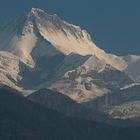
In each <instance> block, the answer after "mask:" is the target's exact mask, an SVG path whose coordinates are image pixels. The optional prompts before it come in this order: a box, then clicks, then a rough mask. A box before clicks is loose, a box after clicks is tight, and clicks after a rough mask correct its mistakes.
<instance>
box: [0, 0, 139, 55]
mask: <svg viewBox="0 0 140 140" xmlns="http://www.w3.org/2000/svg"><path fill="white" fill-rule="evenodd" d="M32 7H38V8H41V9H44V10H46V11H47V12H48V13H50V14H53V13H56V14H57V15H59V16H60V17H61V18H63V19H64V20H66V21H68V22H70V23H73V24H76V25H80V26H81V27H82V28H84V29H86V30H87V31H88V32H90V34H91V36H92V39H93V40H94V42H95V43H96V44H97V45H98V46H99V47H100V48H103V49H104V50H105V51H107V52H111V53H115V54H119V55H128V54H138V55H140V8H139V7H140V1H139V0H0V23H2V22H7V21H8V20H10V19H13V18H14V17H16V16H18V15H20V14H23V13H25V12H27V11H29V10H30V9H31V8H32Z"/></svg>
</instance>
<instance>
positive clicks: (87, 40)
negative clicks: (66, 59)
mask: <svg viewBox="0 0 140 140" xmlns="http://www.w3.org/2000/svg"><path fill="white" fill-rule="evenodd" d="M18 20H19V19H18ZM21 21H22V24H21V25H20V29H17V28H19V24H17V23H19V22H21ZM13 26H16V27H17V28H16V29H14V28H13ZM8 30H9V31H11V32H10V33H9V34H8V36H9V35H10V37H8V38H9V40H8V41H7V42H5V41H3V38H1V40H0V41H1V42H2V43H1V46H0V50H2V51H3V50H4V51H9V52H12V53H13V54H15V55H16V56H19V57H20V59H21V61H22V62H24V63H25V64H26V65H28V66H29V67H31V68H33V67H34V66H35V64H36V60H35V59H34V58H36V57H37V56H35V55H36V53H37V54H38V55H39V56H40V55H41V56H42V55H53V54H56V53H62V54H64V55H69V54H71V53H75V54H79V55H82V56H86V55H95V56H96V57H97V58H98V59H100V60H102V61H104V62H105V63H107V64H110V65H112V66H113V67H115V68H117V69H119V70H123V69H125V68H126V67H127V64H126V63H125V61H124V60H123V58H121V57H118V56H115V55H109V54H107V53H105V52H104V51H103V50H101V49H100V48H98V47H97V46H96V45H95V44H94V42H93V41H92V39H91V37H90V35H89V34H88V33H87V31H86V30H83V29H81V28H80V27H79V26H75V25H73V24H69V23H67V22H65V21H64V20H62V19H61V18H59V17H58V16H57V15H49V14H47V13H46V12H45V11H43V10H41V9H38V8H32V9H31V11H30V12H29V13H28V15H27V16H25V18H24V20H23V19H20V21H16V22H14V23H13V24H12V26H10V27H8ZM17 30H18V31H19V30H20V31H21V32H20V34H19V33H17V32H18V31H17ZM0 34H1V36H4V38H5V34H6V30H4V31H3V32H1V33H0ZM6 35H7V34H6ZM3 42H4V43H3ZM7 44H8V45H7ZM36 48H37V49H36ZM35 50H37V52H36V51H35Z"/></svg>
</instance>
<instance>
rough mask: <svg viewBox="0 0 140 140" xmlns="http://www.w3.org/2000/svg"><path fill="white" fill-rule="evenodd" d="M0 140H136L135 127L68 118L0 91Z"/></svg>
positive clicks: (138, 136) (137, 131)
mask: <svg viewBox="0 0 140 140" xmlns="http://www.w3.org/2000/svg"><path fill="white" fill-rule="evenodd" d="M0 96H1V98H0V124H1V125H0V139H3V140H9V139H10V140H19V139H20V140H37V139H40V140H46V139H47V140H59V139H60V140H65V139H67V140H77V139H80V140H93V139H98V140H102V139H104V140H107V139H109V140H116V139H119V140H124V139H128V140H131V139H132V138H133V139H135V140H138V139H139V138H140V134H139V127H128V128H120V127H111V126H108V125H104V124H99V123H94V122H89V121H85V120H83V119H77V118H69V117H66V116H64V115H62V114H59V113H57V112H54V111H51V110H48V109H46V108H43V107H42V106H40V105H39V104H36V103H33V102H31V101H28V100H27V99H25V98H24V97H20V96H18V95H17V94H14V92H12V93H11V92H9V91H7V90H5V89H0Z"/></svg>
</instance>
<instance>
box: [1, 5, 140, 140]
mask: <svg viewBox="0 0 140 140" xmlns="http://www.w3.org/2000/svg"><path fill="white" fill-rule="evenodd" d="M0 84H1V87H3V86H4V87H5V86H7V87H9V89H10V90H14V92H15V91H16V92H17V93H18V94H19V93H20V95H23V96H25V97H26V99H25V97H22V98H21V97H20V98H19V97H18V98H17V95H16V96H15V95H14V96H15V97H16V98H17V99H19V100H21V99H23V100H25V103H26V102H27V104H29V106H30V104H31V106H32V104H33V106H34V104H35V106H38V105H39V108H41V107H43V109H44V108H49V109H51V110H54V111H58V112H59V113H63V114H65V115H66V116H67V117H74V118H75V117H77V118H79V119H87V120H88V121H89V120H90V121H97V122H102V123H103V122H104V123H109V124H112V125H113V124H114V125H121V126H124V125H125V126H126V125H127V126H128V125H130V124H131V125H139V124H140V121H139V120H140V119H139V118H140V56H134V55H130V56H116V55H114V54H108V53H106V52H105V51H104V50H102V49H100V48H98V47H97V46H96V45H95V43H94V42H93V41H92V39H91V37H90V35H89V34H88V33H87V31H86V30H83V29H81V28H80V27H79V26H75V25H73V24H69V23H67V22H65V21H63V20H62V19H61V18H59V17H58V16H57V15H49V14H47V13H46V12H45V11H43V10H41V9H38V8H32V9H31V11H30V12H29V13H27V15H25V16H21V17H18V18H16V19H15V20H13V21H11V22H10V23H7V24H5V25H3V26H1V27H0ZM8 96H12V95H9V93H8ZM14 96H12V98H13V97H14ZM13 100H14V98H13ZM26 100H27V101H26ZM29 100H30V101H31V102H30V101H29ZM19 102H20V101H19ZM25 103H24V104H25ZM8 104H9V102H7V105H8ZM17 104H18V101H17ZM36 104H37V105H36ZM10 106H11V105H10ZM25 106H26V105H25ZM27 106H28V105H27ZM17 109H18V108H17ZM30 109H32V108H30ZM34 109H35V107H33V110H34ZM44 110H45V109H44ZM17 111H18V110H17ZM33 112H34V111H33ZM17 113H20V112H17ZM38 113H39V112H38ZM18 115H20V114H18ZM24 115H25V114H24ZM31 115H32V114H31ZM66 116H65V117H66ZM7 117H8V116H7ZM19 117H22V116H19ZM38 117H39V116H38ZM42 117H44V116H42ZM60 118H61V117H60ZM21 119H23V118H21ZM43 119H44V118H43ZM88 121H87V122H88ZM60 122H61V121H60ZM42 123H43V122H42ZM58 123H59V122H58ZM68 124H69V122H68ZM71 125H72V124H71ZM43 127H46V126H43ZM89 131H90V130H89ZM60 133H61V132H60ZM77 133H79V132H77ZM80 133H81V132H80ZM90 134H91V133H90ZM78 137H79V136H78ZM45 138H46V137H45ZM61 138H62V137H61ZM80 139H81V137H80ZM76 140H77V139H76Z"/></svg>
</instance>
